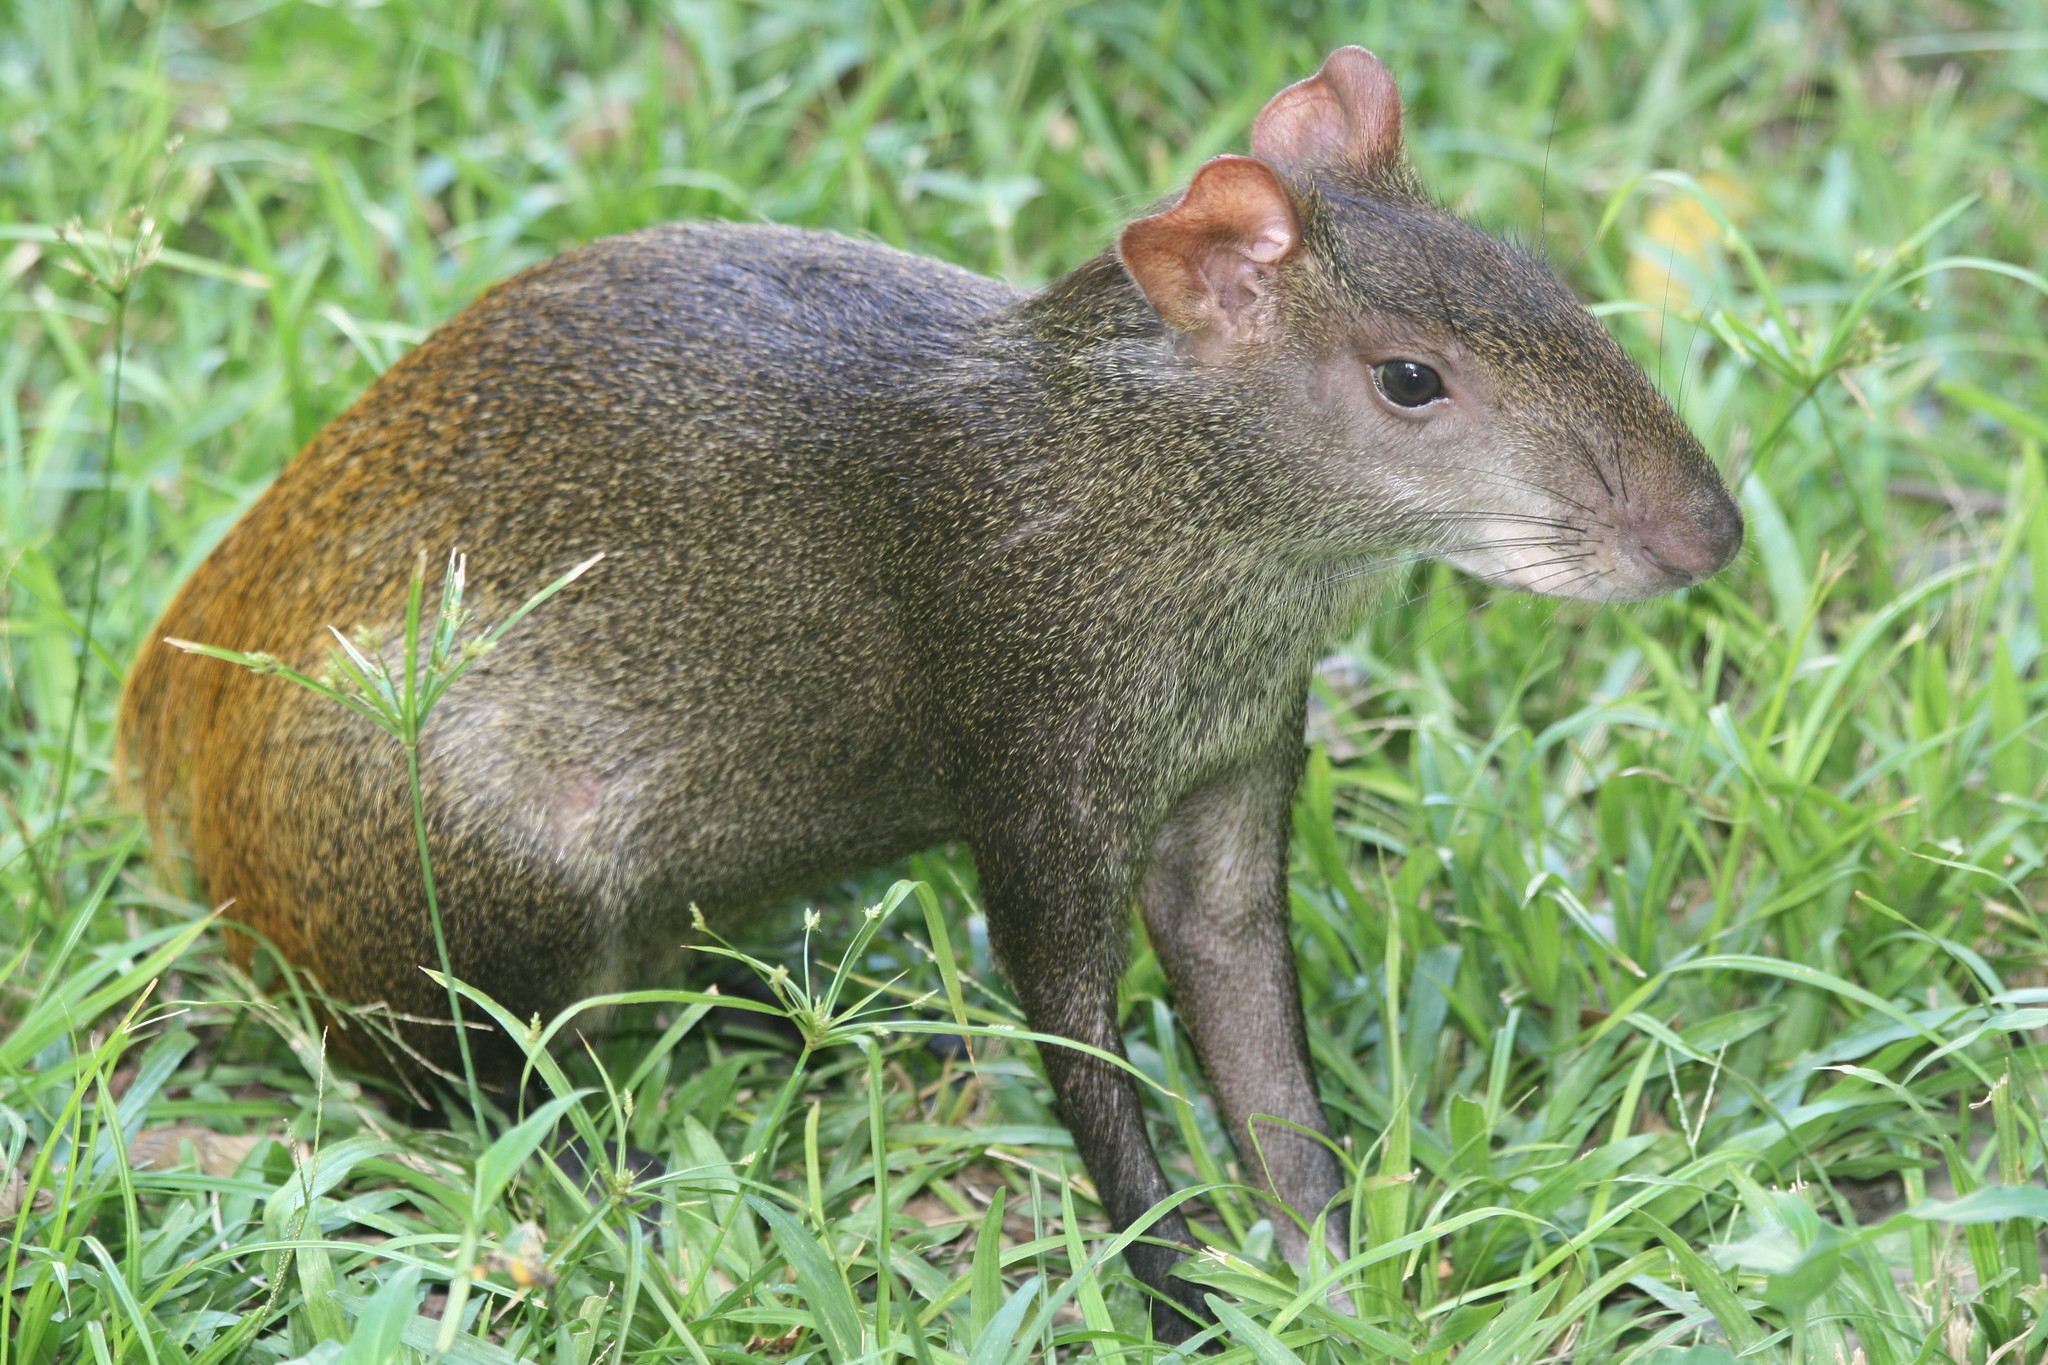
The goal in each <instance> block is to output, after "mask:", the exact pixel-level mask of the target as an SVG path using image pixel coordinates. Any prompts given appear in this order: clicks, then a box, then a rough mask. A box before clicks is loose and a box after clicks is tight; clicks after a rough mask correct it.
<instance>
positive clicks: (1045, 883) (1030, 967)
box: [975, 819, 1211, 1343]
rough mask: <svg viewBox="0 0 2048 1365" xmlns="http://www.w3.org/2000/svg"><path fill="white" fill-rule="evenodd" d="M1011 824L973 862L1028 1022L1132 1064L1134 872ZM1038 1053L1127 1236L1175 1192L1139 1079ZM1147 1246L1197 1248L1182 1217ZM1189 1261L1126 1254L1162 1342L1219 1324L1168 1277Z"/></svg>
mask: <svg viewBox="0 0 2048 1365" xmlns="http://www.w3.org/2000/svg"><path fill="white" fill-rule="evenodd" d="M1005 824H1006V826H1007V828H1005V829H1003V830H1002V831H1001V832H996V831H990V832H989V833H987V834H986V835H985V836H984V837H983V838H981V839H979V840H976V841H975V844H976V846H975V863H976V867H977V870H978V871H979V873H980V876H981V886H982V896H983V902H984V907H985V909H986V910H987V913H988V926H989V941H990V945H991V946H992V947H993V948H994V949H995V955H996V961H997V963H998V965H1000V966H1001V967H1002V969H1003V974H1004V976H1006V977H1007V978H1008V979H1009V982H1010V985H1011V987H1012V988H1013V989H1014V990H1015V991H1016V992H1017V996H1018V999H1019V1000H1020V1001H1021V1002H1022V1003H1023V1006H1024V1018H1025V1021H1026V1022H1027V1023H1028V1024H1029V1026H1030V1027H1031V1028H1032V1029H1033V1030H1035V1031H1037V1032H1040V1033H1050V1034H1057V1035H1059V1036H1061V1037H1065V1038H1072V1039H1075V1040H1076V1041H1079V1042H1083V1043H1088V1044H1090V1045H1092V1046H1094V1047H1097V1048H1100V1049H1102V1050H1103V1051H1104V1052H1108V1053H1111V1054H1113V1055H1115V1056H1118V1057H1121V1056H1123V1055H1124V1046H1123V1038H1122V1035H1121V1033H1120V1031H1119V1030H1118V1028H1117V1018H1116V987H1117V979H1118V977H1119V976H1120V975H1121V974H1122V970H1123V965H1124V943H1125V940H1126V938H1127V937H1128V935H1129V931H1130V896H1131V880H1132V871H1133V869H1131V868H1130V867H1129V866H1128V864H1126V863H1124V861H1123V860H1122V859H1118V858H1116V857H1114V856H1105V855H1104V854H1102V853H1101V852H1100V851H1099V850H1095V849H1090V848H1088V847H1086V844H1087V843H1088V842H1090V841H1086V840H1079V839H1077V837H1076V836H1075V834H1074V832H1073V831H1072V830H1071V829H1069V830H1067V831H1059V830H1050V829H1047V828H1046V827H1045V826H1043V825H1034V824H1033V822H1031V821H1029V820H1023V821H1019V820H1014V819H1013V820H1011V821H1007V822H1005ZM1106 863H1107V864H1112V865H1113V866H1105V864H1106ZM1039 1056H1040V1057H1041V1058H1042V1059H1043V1060H1044V1062H1045V1070H1046V1074H1047V1076H1048V1077H1049V1078H1050V1079H1051V1081H1052V1088H1053V1095H1054V1098H1055V1099H1056V1100H1057V1101H1058V1103H1059V1109H1060V1117H1061V1118H1062V1119H1063V1120H1064V1121H1065V1123H1066V1125H1067V1130H1068V1131H1069V1132H1071V1133H1072V1134H1073V1137H1074V1145H1075V1146H1076V1147H1077V1148H1078V1149H1079V1150H1080V1153H1081V1160H1082V1161H1083V1162H1084V1163H1086V1165H1087V1167H1088V1174H1089V1175H1090V1177H1092V1178H1093V1179H1094V1181H1095V1188H1096V1191H1097V1193H1098V1194H1099V1195H1100V1196H1101V1199H1102V1207H1103V1211H1104V1212H1105V1213H1107V1214H1108V1215H1109V1217H1110V1220H1111V1222H1112V1223H1114V1224H1115V1226H1116V1227H1117V1228H1118V1229H1119V1230H1121V1229H1123V1228H1126V1227H1129V1226H1130V1225H1131V1223H1133V1222H1134V1221H1136V1220H1137V1219H1138V1218H1139V1217H1140V1216H1142V1215H1143V1214H1144V1213H1145V1212H1146V1210H1148V1209H1150V1208H1151V1207H1152V1206H1153V1205H1155V1204H1157V1203H1158V1202H1159V1201H1160V1200H1162V1199H1164V1198H1166V1197H1167V1195H1168V1194H1169V1193H1171V1187H1170V1186H1169V1185H1168V1184H1167V1183H1166V1176H1165V1174H1164V1172H1162V1171H1161V1170H1160V1168H1159V1158H1158V1157H1157V1156H1156V1155H1154V1153H1153V1151H1152V1144H1151V1143H1150V1142H1149V1141H1148V1140H1147V1139H1146V1136H1145V1121H1144V1116H1143V1114H1142V1113H1141V1111H1140V1109H1139V1107H1138V1095H1137V1091H1136V1088H1135V1087H1134V1085H1133V1084H1132V1080H1131V1077H1130V1076H1129V1074H1128V1073H1126V1072H1124V1071H1121V1070H1119V1069H1118V1068H1116V1067H1114V1066H1111V1065H1110V1064H1108V1063H1107V1062H1104V1061H1102V1060H1100V1059H1099V1058H1095V1057H1091V1056H1089V1055H1087V1054H1086V1053H1083V1052H1077V1051H1073V1050H1071V1049H1068V1048H1061V1047H1052V1046H1045V1047H1041V1048H1040V1049H1039ZM1147 1237H1148V1238H1149V1239H1157V1241H1160V1242H1168V1243H1180V1244H1182V1245H1184V1246H1190V1247H1191V1246H1193V1245H1194V1237H1193V1234H1192V1233H1190V1232H1189V1230H1188V1225H1187V1221H1186V1220H1185V1219H1184V1218H1182V1217H1181V1216H1180V1214H1179V1213H1178V1212H1173V1213H1168V1214H1166V1215H1165V1216H1163V1217H1161V1218H1160V1219H1159V1220H1158V1221H1156V1222H1155V1223H1153V1224H1152V1226H1151V1228H1150V1230H1149V1231H1148V1233H1147ZM1180 1256H1181V1253H1180V1252H1177V1251H1174V1250H1172V1249H1171V1248H1170V1247H1167V1246H1160V1245H1156V1244H1153V1243H1152V1242H1149V1241H1148V1242H1139V1243H1136V1244H1133V1245H1132V1246H1131V1247H1130V1248H1129V1249H1128V1250H1126V1251H1125V1253H1124V1262H1125V1264H1126V1265H1127V1266H1129V1268H1130V1270H1131V1272H1132V1273H1133V1274H1134V1275H1136V1276H1137V1277H1138V1279H1139V1280H1141V1281H1142V1282H1143V1283H1145V1284H1146V1285H1148V1286H1150V1287H1151V1288H1152V1289H1154V1290H1155V1291H1157V1292H1158V1293H1159V1294H1161V1295H1163V1296H1164V1298H1163V1299H1155V1300H1154V1301H1153V1306H1152V1330H1153V1334H1154V1335H1155V1336H1156V1337H1158V1338H1159V1339H1160V1340H1162V1341H1168V1342H1176V1343H1177V1342H1181V1341H1185V1340H1187V1338H1188V1337H1190V1336H1192V1335H1193V1334H1194V1333H1195V1332H1196V1331H1198V1330H1200V1328H1201V1326H1202V1325H1203V1324H1204V1323H1207V1322H1208V1321H1209V1320H1210V1317H1211V1315H1210V1313H1209V1311H1208V1309H1207V1308H1206V1307H1205V1306H1204V1305H1203V1303H1202V1299H1201V1294H1202V1291H1201V1288H1200V1286H1198V1285H1195V1284H1193V1283H1191V1282H1189V1281H1187V1280H1182V1279H1177V1278H1173V1277H1170V1276H1169V1274H1168V1271H1169V1270H1170V1269H1171V1268H1172V1266H1173V1264H1174V1262H1175V1261H1177V1260H1179V1259H1180ZM1174 1305H1179V1308H1176V1307H1175V1306H1174ZM1181 1309H1185V1310H1186V1312H1185V1313H1183V1312H1182V1311H1181ZM1190 1315H1193V1316H1190ZM1197 1318H1199V1319H1200V1321H1197V1320H1196V1319H1197Z"/></svg>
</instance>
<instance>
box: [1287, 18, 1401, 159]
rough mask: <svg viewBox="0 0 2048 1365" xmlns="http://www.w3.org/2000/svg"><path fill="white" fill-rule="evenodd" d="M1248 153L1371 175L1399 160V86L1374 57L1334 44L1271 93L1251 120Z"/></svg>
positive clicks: (1358, 49)
mask: <svg viewBox="0 0 2048 1365" xmlns="http://www.w3.org/2000/svg"><path fill="white" fill-rule="evenodd" d="M1252 155H1254V156H1256V157H1258V158H1259V159H1260V160H1262V161H1271V162H1274V163H1276V164H1278V165H1282V166H1300V167H1314V166H1344V167H1349V168H1350V169H1352V170H1355V171H1359V172H1361V173H1364V174H1367V175H1371V174H1374V173H1376V172H1378V171H1381V170H1383V169H1385V168H1387V167H1389V166H1391V165H1393V164H1395V163H1396V162H1398V161H1399V160H1400V159H1401V91H1400V88H1399V87H1398V86H1396V85H1395V84H1394V77H1393V75H1392V73H1391V72H1389V71H1388V70H1387V68H1386V67H1385V66H1383V65H1381V63H1380V59H1379V58H1377V57H1375V56H1373V55H1372V53H1370V52H1367V51H1366V50H1365V49H1364V48H1362V47H1340V48H1338V49H1337V50H1336V51H1335V52H1332V53H1331V54H1330V55H1329V58H1328V59H1327V60H1325V61H1324V62H1323V66H1322V70H1320V71H1318V72H1316V74H1315V75H1313V76H1310V77H1309V78H1308V79H1307V80H1305V81H1297V82H1296V83H1294V84H1293V85H1290V86H1288V87H1287V88H1286V89H1285V90H1282V91H1281V92H1280V93H1279V94H1277V95H1275V96H1273V98H1272V99H1271V100H1269V101H1268V102H1267V104H1266V107H1265V108H1264V109H1263V110H1261V111H1260V113H1259V117H1258V118H1257V120H1255V121H1254V122H1253V124H1252Z"/></svg>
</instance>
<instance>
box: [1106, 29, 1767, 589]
mask: <svg viewBox="0 0 2048 1365" xmlns="http://www.w3.org/2000/svg"><path fill="white" fill-rule="evenodd" d="M1252 151H1253V155H1252V156H1220V157H1217V158H1216V159H1215V160H1213V161H1211V162H1209V163H1208V164H1207V165H1205V166H1203V167H1202V169H1201V170H1200V171H1199V172H1198V173H1197V174H1196V176H1195V178H1194V182H1193V183H1192V184H1191V185H1190V186H1189V187H1188V190H1187V192H1186V193H1185V194H1184V195H1183V196H1182V197H1181V199H1180V200H1179V202H1178V203H1176V204H1175V205H1174V206H1173V207H1171V208H1169V209H1167V210H1166V211H1165V212H1163V213H1159V214H1156V215H1154V216H1152V217H1149V218H1142V219H1139V220H1138V221H1136V222H1134V223H1132V224H1130V226H1128V227H1127V228H1126V229H1125V230H1124V233H1123V236H1122V238H1121V240H1120V242H1119V244H1118V246H1119V252H1120V255H1121V258H1122V261H1123V264H1124V268H1125V270H1127V271H1128V272H1129V274H1130V277H1131V278H1132V279H1133V280H1134V281H1135V282H1136V283H1137V285H1138V287H1139V288H1140V289H1141V290H1142V291H1143V293H1144V295H1145V297H1146V299H1147V300H1148V301H1149V302H1150V304H1151V306H1152V308H1153V310H1154V311H1156V312H1157V313H1158V315H1159V317H1160V318H1161V319H1162V320H1163V321H1164V322H1165V324H1166V328H1167V336H1168V340H1169V345H1170V346H1171V347H1172V349H1173V351H1174V352H1175V363H1176V364H1184V365H1188V366H1193V367H1198V368H1206V367H1220V369H1222V370H1224V371H1228V372H1231V373H1233V374H1235V375H1236V376H1237V377H1239V378H1241V379H1244V380H1246V381H1249V382H1255V383H1258V384H1260V385H1261V386H1264V387H1266V390H1267V392H1269V393H1271V392H1275V391H1276V386H1277V391H1278V392H1279V393H1280V394H1281V395H1282V397H1283V408H1284V415H1282V416H1281V417H1280V418H1279V419H1278V421H1279V423H1280V425H1281V426H1282V427H1283V428H1284V431H1280V432H1275V433H1274V434H1275V435H1276V436H1279V437H1280V438H1281V439H1280V440H1279V441H1278V442H1277V443H1276V444H1280V445H1285V446H1286V447H1288V448H1289V449H1290V450H1291V451H1292V452H1293V453H1292V455H1291V456H1290V457H1289V460H1290V463H1289V468H1288V470H1287V471H1286V477H1287V478H1289V479H1291V480H1294V481H1295V482H1297V483H1298V484H1300V485H1303V486H1305V487H1312V489H1313V493H1314V496H1313V498H1309V499H1305V500H1304V501H1303V503H1302V505H1303V506H1304V507H1312V508H1314V509H1315V510H1314V511H1313V512H1311V513H1308V514H1307V515H1306V516H1305V517H1304V520H1305V521H1308V522H1312V523H1314V524H1308V525H1303V526H1302V527H1301V531H1302V533H1303V535H1304V537H1305V542H1306V541H1312V542H1314V543H1316V544H1318V545H1320V546H1324V547H1328V548H1329V549H1330V550H1332V551H1334V552H1336V553H1337V554H1339V555H1359V554H1364V555H1370V556H1380V555H1384V554H1386V553H1387V552H1388V551H1389V550H1393V549H1399V550H1412V551H1417V552H1422V553H1427V554H1432V555H1435V556H1438V557H1441V558H1444V559H1447V560H1449V561H1450V562H1452V563H1454V564H1456V565H1458V566H1459V567H1461V568H1464V569H1466V570H1468V571H1470V572H1472V573H1475V574H1478V575H1480V576H1482V577H1484V578H1487V579H1491V580H1493V581H1496V582H1501V583H1508V584H1513V585H1515V586H1517V587H1521V588H1525V589H1529V590H1531V591H1535V592H1542V593H1550V594H1554V595H1557V596H1564V597H1582V598H1592V599H1597V600H1607V601H1617V600H1630V599H1635V598H1642V597H1651V596H1655V595H1656V594H1658V593H1662V592H1667V591H1670V590H1671V589H1674V588H1679V587H1684V586H1686V585H1688V584H1692V583H1697V582H1699V581H1700V580H1702V579H1705V578H1707V577H1709V576H1710V575H1712V574H1714V573H1715V572H1717V571H1718V570H1720V569H1721V568H1722V567H1723V566H1724V565H1726V564H1727V563H1728V561H1729V560H1730V559H1732V558H1733V557H1734V556H1735V553H1736V551H1737V550H1738V549H1739V548H1740V547H1741V544H1742V516H1741V513H1740V512H1738V511H1737V510H1736V506H1735V503H1734V501H1733V500H1732V499H1731V498H1730V497H1729V495H1728V490H1727V489H1726V487H1724V486H1723V484H1722V482H1721V479H1720V476H1719V475H1718V474H1717V473H1716V471H1715V469H1714V464H1713V462H1712V461H1711V460H1710V459H1708V457H1707V454H1706V452H1705V451H1704V450H1702V449H1701V448H1700V444H1699V442H1698V441H1697V440H1695V439H1694V438H1693V435H1692V433H1691V432H1690V431H1688V430H1687V429H1686V426H1685V424H1684V423H1683V422H1681V421H1680V420H1679V418H1678V416H1677V414H1676V413H1674V412H1673V411H1672V410H1671V407H1670V405H1669V404H1668V403H1666V402H1665V401H1664V399H1663V397H1662V396H1661V395H1660V394H1659V393H1658V392H1657V390H1656V389H1655V388H1654V387H1653V386H1652V385H1651V383H1650V381H1649V380H1648V378H1647V377H1646V376H1645V375H1644V374H1643V372H1642V370H1641V369H1640V368H1638V367H1637V366H1636V364H1635V363H1634V362H1633V361H1631V360H1630V359H1629V358H1628V356H1627V355H1626V354H1625V353H1624V352H1623V351H1622V349H1621V347H1620V346H1619V345H1617V344H1616V343H1615V341H1614V339H1613V338H1612V337H1610V336H1609V335H1608V334H1607V332H1606V330H1605V329H1604V328H1602V327H1601V325H1600V324H1599V323H1598V322H1597V321H1595V320H1594V319H1593V317H1592V316H1591V315H1589V314H1588V313H1587V312H1586V310H1585V309H1584V308H1582V307H1581V306H1580V305H1579V303H1578V301H1577V300H1576V299H1575V298H1574V297H1573V296H1572V293H1571V291H1570V290H1568V289H1567V288H1566V287H1565V286H1564V285H1563V284H1562V283H1561V282H1560V281H1559V280H1558V279H1557V277H1556V276H1555V275H1553V274H1552V273H1551V271H1550V270H1549V269H1548V267H1546V266H1545V265H1544V264H1543V263H1542V262H1541V261H1539V260H1537V259H1535V258H1534V257H1532V256H1529V255H1527V254H1525V253H1524V252H1521V251H1519V250H1516V249H1515V248H1513V247H1511V246H1508V245H1506V244H1504V243H1502V242H1499V241H1496V240H1495V239H1494V238H1492V237H1489V236H1487V235H1486V234H1485V233H1483V232H1481V231H1479V230H1478V229H1476V228H1474V227H1472V226H1471V225H1469V224H1467V223H1465V222H1463V221H1461V220H1460V219H1458V218H1456V217H1454V216H1453V215H1451V214H1450V213H1448V212H1446V211H1445V210H1443V209H1442V208H1440V207H1438V206H1437V205H1435V204H1433V203H1431V202H1430V201H1429V199H1428V198H1427V197H1426V196H1424V194H1423V193H1422V192H1421V190H1420V189H1419V187H1418V186H1417V184H1416V182H1415V180H1414V178H1413V175H1412V173H1411V172H1410V171H1409V170H1408V168H1407V164H1406V161H1405V158H1404V157H1403V154H1402V146H1401V100H1400V93H1399V91H1398V90H1397V89H1396V88H1395V85H1394V81H1393V78H1392V77H1391V76H1390V75H1389V74H1388V73H1387V70H1386V68H1385V67H1384V66H1382V65H1381V64H1380V62H1379V60H1378V59H1377V58H1375V57H1374V56H1373V55H1372V54H1371V53H1369V52H1367V51H1366V50H1365V49H1363V48H1358V47H1347V48H1342V49H1339V50H1338V51H1337V52H1335V53H1333V54H1332V55H1331V56H1330V58H1329V60H1328V61H1326V62H1325V63H1324V64H1323V68H1322V70H1321V71H1319V72H1317V73H1316V74H1315V75H1314V76H1312V77H1310V78H1309V79H1307V80H1305V81H1302V82H1300V83H1299V84H1296V85H1292V86H1289V87H1288V88H1287V89H1285V90H1283V91H1281V92H1280V93H1279V94H1278V95H1276V96H1274V98H1273V100H1272V101H1271V102H1270V103H1268V104H1267V105H1266V107H1265V110H1264V111H1263V112H1262V113H1260V115H1259V117H1258V121H1257V123H1256V124H1255V125H1254V126H1253V129H1252ZM1216 377H1217V378H1219V379H1221V378H1224V377H1225V376H1224V375H1222V374H1218V375H1217V376H1216Z"/></svg>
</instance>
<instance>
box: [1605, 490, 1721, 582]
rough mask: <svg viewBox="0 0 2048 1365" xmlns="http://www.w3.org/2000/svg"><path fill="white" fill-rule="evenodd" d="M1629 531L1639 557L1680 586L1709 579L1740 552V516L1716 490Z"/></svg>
mask: <svg viewBox="0 0 2048 1365" xmlns="http://www.w3.org/2000/svg"><path fill="white" fill-rule="evenodd" d="M1632 529H1633V530H1634V531H1635V533H1636V534H1635V541H1636V554H1637V555H1638V557H1640V558H1641V559H1642V560H1643V562H1644V563H1646V564H1648V565H1649V566H1650V567H1652V568H1654V569H1656V570H1658V571H1659V572H1660V573H1664V574H1667V575H1669V576H1670V577H1671V579H1672V580H1673V581H1674V582H1675V583H1679V584H1685V583H1698V582H1700V581H1702V580H1703V579H1708V578H1712V577H1713V576H1714V575H1715V574H1717V573H1719V572H1720V571H1721V570H1722V569H1724V568H1726V567H1727V566H1728V561H1729V560H1731V559H1733V558H1735V552H1736V551H1738V550H1740V549H1741V548H1742V513H1741V512H1740V511H1739V510H1737V508H1736V506H1735V501H1734V499H1732V498H1730V497H1729V496H1728V495H1727V494H1726V493H1724V492H1722V491H1721V490H1720V489H1718V488H1717V489H1715V490H1714V492H1713V495H1712V496H1709V497H1706V498H1702V499H1700V500H1699V502H1698V504H1697V505H1695V506H1693V507H1688V508H1685V509H1683V510H1679V511H1674V512H1672V513H1671V514H1669V515H1666V516H1662V517H1656V518H1645V519H1644V520H1643V521H1641V522H1639V523H1638V524H1637V525H1636V526H1635V527H1634V528H1632Z"/></svg>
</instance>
